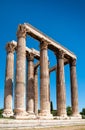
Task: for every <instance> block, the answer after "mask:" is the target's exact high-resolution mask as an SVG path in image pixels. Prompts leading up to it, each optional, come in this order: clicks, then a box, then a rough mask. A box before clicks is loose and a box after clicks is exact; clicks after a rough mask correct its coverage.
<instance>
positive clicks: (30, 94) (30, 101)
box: [26, 53, 34, 116]
mask: <svg viewBox="0 0 85 130" xmlns="http://www.w3.org/2000/svg"><path fill="white" fill-rule="evenodd" d="M27 58H28V84H27V104H26V111H27V112H28V114H29V115H30V116H31V115H34V63H33V61H34V55H33V54H32V53H30V54H29V55H27Z"/></svg>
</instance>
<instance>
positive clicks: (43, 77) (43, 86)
mask: <svg viewBox="0 0 85 130" xmlns="http://www.w3.org/2000/svg"><path fill="white" fill-rule="evenodd" d="M47 49H48V44H47V42H45V41H42V42H41V44H40V114H39V115H40V116H42V117H43V118H44V117H47V118H50V117H51V114H50V101H49V80H48V78H49V74H48V73H49V72H48V55H47Z"/></svg>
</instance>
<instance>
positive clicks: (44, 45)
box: [40, 39, 48, 50]
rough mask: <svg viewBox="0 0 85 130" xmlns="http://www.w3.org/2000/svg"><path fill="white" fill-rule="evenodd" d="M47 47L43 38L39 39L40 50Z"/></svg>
mask: <svg viewBox="0 0 85 130" xmlns="http://www.w3.org/2000/svg"><path fill="white" fill-rule="evenodd" d="M47 48H48V42H47V41H45V40H44V39H41V41H40V50H43V49H46V50H47Z"/></svg>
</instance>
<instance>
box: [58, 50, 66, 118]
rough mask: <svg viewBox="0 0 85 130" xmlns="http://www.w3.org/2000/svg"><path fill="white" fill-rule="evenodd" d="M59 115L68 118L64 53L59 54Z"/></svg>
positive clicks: (59, 52)
mask: <svg viewBox="0 0 85 130" xmlns="http://www.w3.org/2000/svg"><path fill="white" fill-rule="evenodd" d="M57 115H58V116H61V117H65V116H66V93H65V83H64V53H63V52H62V51H60V50H59V51H58V53H57Z"/></svg>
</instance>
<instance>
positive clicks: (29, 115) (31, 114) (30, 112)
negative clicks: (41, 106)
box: [27, 111, 36, 119]
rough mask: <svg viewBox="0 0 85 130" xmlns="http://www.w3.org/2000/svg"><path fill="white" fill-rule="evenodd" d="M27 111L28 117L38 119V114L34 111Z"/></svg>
mask: <svg viewBox="0 0 85 130" xmlns="http://www.w3.org/2000/svg"><path fill="white" fill-rule="evenodd" d="M27 113H28V119H36V115H35V113H34V112H32V111H28V112H27Z"/></svg>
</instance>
